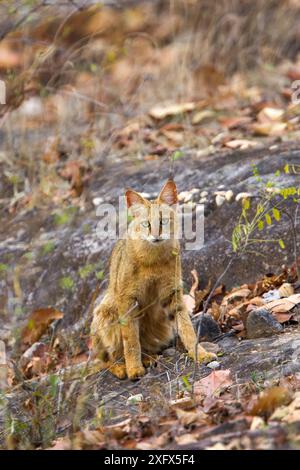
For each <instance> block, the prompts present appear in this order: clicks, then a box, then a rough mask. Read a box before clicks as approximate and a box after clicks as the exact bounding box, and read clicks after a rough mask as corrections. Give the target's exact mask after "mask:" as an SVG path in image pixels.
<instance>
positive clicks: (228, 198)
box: [225, 189, 233, 202]
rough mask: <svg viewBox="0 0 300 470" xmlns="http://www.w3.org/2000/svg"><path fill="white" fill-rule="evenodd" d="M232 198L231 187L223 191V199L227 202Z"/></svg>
mask: <svg viewBox="0 0 300 470" xmlns="http://www.w3.org/2000/svg"><path fill="white" fill-rule="evenodd" d="M232 198H233V191H232V190H231V189H229V190H228V191H226V193H225V199H226V201H227V202H230V201H231V200H232Z"/></svg>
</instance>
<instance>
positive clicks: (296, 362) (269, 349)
mask: <svg viewBox="0 0 300 470" xmlns="http://www.w3.org/2000/svg"><path fill="white" fill-rule="evenodd" d="M221 343H222V342H221ZM221 347H222V350H223V351H224V356H222V358H220V362H221V363H222V369H230V370H231V374H232V376H233V377H236V379H237V380H239V381H241V382H247V381H249V380H251V376H252V374H255V375H256V376H257V377H258V378H259V379H262V380H263V381H264V382H265V381H266V380H273V381H274V380H276V379H279V378H281V377H284V376H288V375H293V374H296V373H299V372H300V333H299V332H298V331H297V328H291V330H290V331H287V330H286V331H285V332H284V334H282V335H273V336H269V337H267V338H259V340H258V339H246V340H243V341H236V342H235V345H234V344H233V343H232V345H231V346H230V345H228V347H227V348H226V347H225V346H224V344H223V343H222V344H221Z"/></svg>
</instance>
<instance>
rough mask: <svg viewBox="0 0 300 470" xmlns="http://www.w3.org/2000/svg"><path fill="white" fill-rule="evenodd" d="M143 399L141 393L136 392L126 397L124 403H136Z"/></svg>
mask: <svg viewBox="0 0 300 470" xmlns="http://www.w3.org/2000/svg"><path fill="white" fill-rule="evenodd" d="M143 400H144V397H143V395H142V394H141V393H138V394H137V395H130V396H129V397H128V398H127V401H126V405H136V404H137V403H140V402H141V401H143Z"/></svg>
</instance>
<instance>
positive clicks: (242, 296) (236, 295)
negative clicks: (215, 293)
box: [222, 287, 251, 304]
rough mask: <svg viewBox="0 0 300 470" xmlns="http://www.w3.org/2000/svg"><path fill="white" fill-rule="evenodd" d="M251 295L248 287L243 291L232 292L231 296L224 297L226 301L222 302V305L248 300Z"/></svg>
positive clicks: (242, 289)
mask: <svg viewBox="0 0 300 470" xmlns="http://www.w3.org/2000/svg"><path fill="white" fill-rule="evenodd" d="M250 294H251V290H250V289H248V287H243V288H241V289H236V290H234V291H232V292H230V294H227V295H226V296H225V297H224V299H223V301H222V304H224V303H225V302H227V303H231V302H233V301H235V300H241V299H246V298H247V297H249V295H250Z"/></svg>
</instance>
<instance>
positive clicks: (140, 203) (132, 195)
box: [125, 189, 149, 216]
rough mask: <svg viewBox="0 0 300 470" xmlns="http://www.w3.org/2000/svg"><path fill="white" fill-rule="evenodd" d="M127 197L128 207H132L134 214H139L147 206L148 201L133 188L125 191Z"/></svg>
mask: <svg viewBox="0 0 300 470" xmlns="http://www.w3.org/2000/svg"><path fill="white" fill-rule="evenodd" d="M125 199H126V203H127V207H128V209H130V211H131V213H132V215H134V216H139V215H140V214H141V211H142V210H143V209H145V208H146V207H147V205H148V204H149V203H148V201H147V200H146V199H145V198H143V196H141V195H140V194H139V193H137V192H136V191H133V189H127V191H126V193H125Z"/></svg>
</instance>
